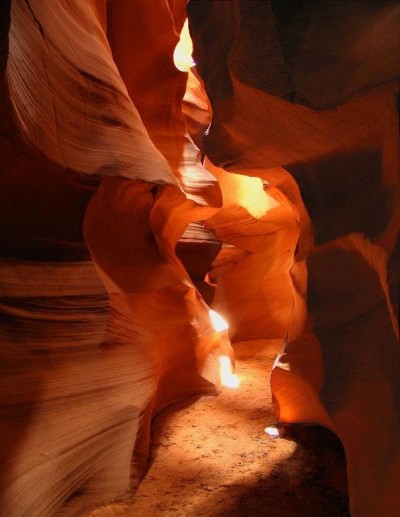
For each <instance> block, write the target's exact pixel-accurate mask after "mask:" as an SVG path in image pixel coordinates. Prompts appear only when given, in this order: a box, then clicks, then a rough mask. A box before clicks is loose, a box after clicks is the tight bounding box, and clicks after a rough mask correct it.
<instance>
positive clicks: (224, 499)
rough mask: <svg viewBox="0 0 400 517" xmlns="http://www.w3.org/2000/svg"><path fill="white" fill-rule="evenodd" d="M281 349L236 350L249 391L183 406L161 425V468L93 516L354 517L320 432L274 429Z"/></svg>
mask: <svg viewBox="0 0 400 517" xmlns="http://www.w3.org/2000/svg"><path fill="white" fill-rule="evenodd" d="M279 346H280V344H279V342H278V341H272V340H259V341H251V342H249V341H247V342H242V343H237V344H236V345H234V348H235V353H236V373H237V374H238V375H239V377H240V380H241V384H240V387H239V389H229V388H224V389H223V391H222V393H221V394H220V395H219V396H217V397H202V398H200V399H199V400H197V402H195V403H193V404H191V405H186V406H182V407H180V408H179V407H173V408H172V409H170V410H167V411H164V412H163V413H162V414H161V415H160V416H159V417H157V418H156V420H155V423H154V426H153V432H154V442H153V450H152V455H151V456H152V461H151V466H150V467H149V470H148V472H147V474H146V476H145V479H144V481H143V482H142V484H141V485H140V486H139V489H138V491H137V492H136V494H135V497H133V495H132V496H130V497H128V498H127V499H126V500H124V501H120V502H114V503H111V504H108V505H105V506H102V507H98V508H96V509H95V510H93V511H91V512H90V513H88V514H85V517H113V516H133V515H134V516H139V517H150V516H168V517H169V516H182V517H184V516H204V517H216V516H220V517H222V516H228V515H229V516H238V517H239V516H249V517H250V516H256V515H260V516H262V515H269V516H277V517H279V516H291V517H296V516H299V517H310V516H313V517H327V516H329V517H335V516H337V517H339V516H340V517H343V516H346V515H348V510H347V495H346V479H345V476H346V474H345V460H344V455H343V452H342V449H341V447H340V444H339V442H338V441H337V440H336V438H335V437H334V436H333V435H332V434H331V433H329V432H328V431H326V430H324V429H322V428H315V427H302V426H297V427H293V426H292V427H288V428H280V433H281V437H280V438H273V437H270V436H268V435H267V434H266V433H265V432H264V429H265V428H266V427H267V426H269V425H273V424H274V414H273V410H272V402H271V393H270V388H269V382H268V377H269V372H270V371H271V368H272V365H273V362H274V360H275V357H276V355H277V353H278V351H279Z"/></svg>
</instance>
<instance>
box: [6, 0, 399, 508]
mask: <svg viewBox="0 0 400 517" xmlns="http://www.w3.org/2000/svg"><path fill="white" fill-rule="evenodd" d="M185 4H186V2H185V1H184V0H153V1H152V2H149V1H148V0H130V1H126V0H107V1H106V0H88V1H86V2H81V1H79V0H68V1H66V0H54V2H52V5H51V8H50V7H49V6H45V5H44V3H43V2H40V1H39V0H11V1H10V2H3V4H2V6H1V7H0V15H1V16H0V20H1V23H0V26H1V31H0V49H1V52H0V76H1V77H0V114H1V124H0V150H1V156H2V164H1V165H2V166H1V170H0V184H1V189H0V214H1V219H0V244H1V260H0V272H1V274H0V295H1V298H0V320H1V325H0V344H1V347H0V354H1V357H2V365H3V366H4V368H2V370H1V373H0V386H1V390H0V417H1V419H0V421H1V424H0V443H1V448H0V455H1V457H0V459H1V465H2V470H1V474H0V494H1V495H0V513H1V514H4V515H9V516H15V517H17V516H18V517H19V516H20V515H40V516H43V515H54V514H55V513H57V512H60V513H61V514H62V513H65V514H70V513H74V512H75V513H77V512H79V509H80V508H82V507H84V506H87V505H88V504H92V503H94V502H100V501H102V500H107V499H111V498H114V497H118V496H120V495H122V494H123V493H124V492H125V491H126V490H127V489H128V487H129V484H130V478H131V479H132V484H133V485H135V484H137V483H138V482H139V480H140V477H141V476H142V475H143V473H144V471H145V468H146V464H147V455H148V448H149V445H150V423H151V419H152V417H153V415H154V414H155V413H157V412H158V411H160V410H161V409H162V408H164V407H165V406H167V405H168V404H171V403H172V402H174V401H176V400H178V399H182V398H185V397H187V396H189V395H193V394H201V393H216V392H217V391H218V388H219V378H218V358H219V356H220V355H228V356H230V357H231V358H232V359H233V354H232V349H231V346H230V342H229V339H228V336H227V333H226V332H217V331H216V330H214V328H213V327H212V324H211V320H210V317H209V305H210V306H212V307H214V308H215V309H217V311H218V312H220V313H221V314H223V315H224V317H225V318H226V319H227V320H228V321H229V323H230V329H229V335H230V338H231V339H232V340H233V341H234V340H239V339H240V340H249V339H253V338H279V339H281V340H282V352H281V354H280V355H279V357H278V359H277V361H276V364H275V368H274V370H273V372H272V377H271V383H272V389H273V395H274V399H275V409H276V414H277V418H278V420H279V422H281V423H293V422H300V423H317V424H321V425H325V426H327V427H329V428H330V429H331V430H333V431H334V432H335V433H336V434H337V435H338V436H339V438H340V439H341V441H342V442H343V445H344V447H345V450H346V456H347V467H348V478H349V493H350V499H351V512H352V514H353V515H360V516H369V515H371V516H372V515H374V516H375V515H385V517H391V516H393V517H395V516H396V515H397V511H398V506H397V503H398V497H399V484H400V480H399V444H398V439H397V438H396V436H398V431H399V421H398V410H399V399H398V397H399V377H400V375H399V371H398V365H399V348H398V323H397V318H396V309H395V307H396V302H397V296H398V294H397V295H396V292H397V293H398V276H396V271H397V267H398V263H396V254H395V249H396V241H397V242H398V233H399V225H400V211H399V196H400V186H399V177H398V131H397V120H398V113H397V111H396V109H397V106H396V101H397V98H396V95H397V94H398V93H397V90H398V88H397V84H396V82H395V80H396V77H397V74H398V70H397V63H398V49H399V42H398V34H397V30H396V28H397V26H398V25H397V24H398V17H399V11H400V9H399V5H398V3H397V2H393V1H386V0H385V1H381V2H375V1H369V0H363V1H360V2H358V1H349V2H342V1H339V0H338V1H336V0H329V1H328V2H320V1H318V0H315V1H310V2H309V1H307V2H297V1H294V0H293V1H290V2H287V1H284V0H272V1H249V0H247V1H246V0H232V1H231V2H226V1H223V0H214V1H213V2H197V1H193V0H192V1H189V3H188V5H187V6H186V5H185ZM185 8H186V9H187V13H188V19H189V27H190V32H191V36H192V40H193V57H194V60H195V61H196V68H195V69H194V68H192V69H191V70H190V71H189V73H186V72H181V71H178V70H177V69H176V67H175V66H174V62H173V54H174V49H175V47H176V45H177V43H178V40H179V33H180V31H181V29H182V27H183V24H184V20H185V18H186V13H185ZM209 122H211V125H210V127H209V128H208V129H207V131H205V129H206V126H207V125H208V124H209ZM204 131H205V137H204V139H203V138H202V135H203V133H204ZM189 135H190V136H189ZM193 142H195V143H196V144H197V147H196V146H195V145H194V143H193ZM200 159H201V161H200ZM388 264H389V268H388ZM206 301H207V304H208V305H207V304H206Z"/></svg>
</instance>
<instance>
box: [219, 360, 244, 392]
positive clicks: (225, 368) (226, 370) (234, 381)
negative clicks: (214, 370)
mask: <svg viewBox="0 0 400 517" xmlns="http://www.w3.org/2000/svg"><path fill="white" fill-rule="evenodd" d="M219 374H220V379H221V384H222V385H223V386H225V387H227V388H238V387H239V385H240V379H239V377H238V376H237V375H236V374H235V373H232V362H231V360H230V359H229V357H228V356H227V355H221V357H220V358H219Z"/></svg>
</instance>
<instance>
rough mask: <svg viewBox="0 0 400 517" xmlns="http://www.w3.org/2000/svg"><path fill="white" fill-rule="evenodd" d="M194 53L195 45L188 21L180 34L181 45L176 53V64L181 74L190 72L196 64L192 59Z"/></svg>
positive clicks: (176, 49) (177, 47) (179, 44)
mask: <svg viewBox="0 0 400 517" xmlns="http://www.w3.org/2000/svg"><path fill="white" fill-rule="evenodd" d="M192 52H193V45H192V40H191V38H190V34H189V27H188V21H187V20H186V21H185V23H184V25H183V28H182V32H181V34H180V40H179V43H178V44H177V46H176V47H175V51H174V64H175V66H176V68H177V69H178V70H180V71H181V72H188V71H189V69H190V68H191V67H192V66H193V65H194V64H195V62H194V61H193V58H192Z"/></svg>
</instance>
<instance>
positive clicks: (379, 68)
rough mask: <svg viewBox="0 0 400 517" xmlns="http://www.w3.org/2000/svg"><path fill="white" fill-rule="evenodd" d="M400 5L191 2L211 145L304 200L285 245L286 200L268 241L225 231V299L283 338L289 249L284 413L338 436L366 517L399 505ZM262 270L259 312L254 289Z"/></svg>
mask: <svg viewBox="0 0 400 517" xmlns="http://www.w3.org/2000/svg"><path fill="white" fill-rule="evenodd" d="M399 12H400V7H399V5H398V3H397V2H380V3H377V2H368V1H365V2H364V1H360V2H358V1H354V2H352V1H350V2H340V1H328V2H318V1H315V2H285V1H279V0H277V1H271V2H269V1H255V2H251V1H240V0H239V1H234V2H224V1H215V2H205V3H204V2H196V1H192V2H189V5H188V13H189V20H190V28H191V34H192V39H193V43H194V53H193V55H194V59H195V61H196V63H197V71H198V73H199V74H200V75H201V77H202V78H203V80H204V84H205V89H206V91H207V93H208V95H209V97H210V102H211V105H212V109H213V120H212V124H211V127H210V128H209V130H208V132H207V134H206V136H205V139H204V152H205V154H206V155H207V156H208V158H209V159H210V160H211V161H212V162H213V163H214V164H215V165H216V166H219V167H222V168H224V169H225V170H226V171H229V173H231V174H233V173H235V174H244V175H249V176H252V177H256V178H257V177H258V178H261V179H262V180H264V185H265V181H266V182H269V185H268V186H266V187H265V186H264V189H265V190H266V191H267V192H268V190H269V191H271V193H272V192H273V190H276V189H278V190H279V191H280V193H281V195H282V196H283V195H284V196H285V201H286V203H285V205H286V206H287V207H288V209H287V216H286V218H287V221H285V223H283V219H280V221H282V229H279V230H278V233H279V234H280V235H282V236H283V235H285V238H282V239H281V241H280V242H279V238H278V239H275V240H274V239H273V235H274V233H273V232H275V231H276V230H277V226H276V221H275V218H274V215H275V214H276V212H275V209H272V210H271V211H270V212H268V214H267V215H266V216H265V219H266V220H265V223H264V224H265V226H264V228H260V231H259V232H257V238H255V236H254V237H253V238H250V237H249V235H250V233H251V229H250V226H249V227H248V229H245V228H243V229H241V228H240V227H239V226H238V225H237V224H235V223H234V222H232V225H231V227H230V230H231V231H230V232H229V233H225V234H224V236H223V239H224V241H226V242H229V243H230V244H232V245H233V246H234V248H230V249H229V250H228V251H225V255H224V256H223V258H222V255H221V256H220V257H221V258H220V259H218V258H217V260H216V261H215V262H214V265H213V270H212V272H211V273H210V276H211V277H216V278H217V279H218V283H217V287H216V295H215V298H214V304H215V307H216V308H217V309H218V310H219V311H220V312H221V313H222V314H224V315H225V316H226V317H227V319H228V320H230V319H232V320H234V321H235V323H238V322H240V325H238V327H239V328H238V329H237V331H236V332H237V333H236V334H235V335H237V336H238V337H240V339H245V338H246V337H251V336H254V335H255V334H258V335H260V334H262V335H267V333H268V330H270V329H271V328H274V327H275V325H276V322H277V318H276V314H275V312H274V310H273V307H271V304H272V303H273V300H279V302H280V303H279V306H280V310H281V311H282V309H283V308H284V306H285V305H284V299H283V298H279V296H278V293H276V292H275V291H274V287H272V288H270V283H269V278H271V277H272V278H273V280H272V281H271V284H272V285H273V286H275V289H276V288H277V287H276V286H277V285H280V286H283V285H284V283H283V282H282V278H281V277H280V278H279V281H278V277H277V276H275V277H273V276H272V275H273V274H275V275H276V272H275V271H271V269H272V268H271V264H272V261H273V260H274V258H275V259H278V257H279V261H280V266H279V273H280V274H281V275H282V273H283V271H284V269H285V270H286V271H288V272H289V275H290V278H291V280H290V281H289V282H287V284H286V288H285V291H286V295H287V296H288V298H289V299H290V301H289V300H287V302H286V305H287V307H288V308H289V307H290V311H289V312H290V315H289V317H287V318H286V322H285V323H286V330H287V332H286V333H285V334H284V340H283V348H282V353H281V354H280V356H279V358H278V360H277V361H276V364H275V368H274V370H273V372H272V377H271V383H272V390H273V396H274V400H275V409H276V414H277V418H278V420H279V421H281V422H286V423H290V422H300V423H301V422H304V423H317V424H321V425H325V426H327V427H329V428H331V429H332V430H333V431H334V432H336V433H337V435H338V436H339V438H340V439H341V440H342V442H343V444H344V447H345V451H346V456H347V468H348V479H349V493H350V503H351V511H352V514H353V515H368V516H369V515H371V516H372V515H388V516H393V517H394V516H395V515H397V513H398V511H399V500H400V492H399V490H400V464H399V440H398V438H396V436H398V434H399V380H400V374H399V364H400V361H399V343H398V322H397V318H396V315H397V312H396V309H395V307H396V306H397V307H398V259H399V257H398V246H396V240H398V233H399V219H400V217H399V215H400V214H399V160H398V150H399V145H398V144H399V142H398V104H397V103H398V83H397V76H398V62H399V34H398V26H399ZM272 195H274V194H272ZM276 199H278V198H277V197H276ZM281 203H282V204H281V207H282V206H284V205H283V203H284V202H283V201H281ZM290 214H291V217H290ZM217 216H218V214H217ZM217 216H215V217H217ZM215 217H214V218H215ZM289 221H291V223H290V222H289ZM291 227H292V228H297V233H296V232H295V233H293V232H292V234H291V232H290V230H289V228H291ZM216 231H217V234H218V232H220V230H218V229H216ZM243 233H244V234H246V236H247V240H244V239H242V238H241V235H242V234H243ZM259 234H263V235H264V238H265V242H264V243H261V235H259ZM293 237H294V238H295V239H294V241H293ZM255 242H257V244H260V247H257V248H256V246H255V245H254V243H255ZM274 245H275V247H274ZM223 251H224V250H223ZM285 253H286V254H287V255H286V259H287V260H288V261H289V262H290V263H288V262H286V261H285V259H284V258H285ZM257 255H258V257H257ZM267 257H268V258H267ZM252 261H254V263H252ZM388 261H389V266H390V267H389V273H388V268H387V264H388ZM265 262H268V265H267V264H266V263H265ZM246 263H247V264H248V265H249V267H246ZM255 264H257V265H255ZM262 264H263V265H262ZM394 264H396V265H394ZM261 268H263V270H262V269H261ZM395 272H397V274H395ZM258 274H260V276H259V278H258V282H257V286H258V290H257V291H255V290H253V291H252V293H251V296H250V300H251V301H252V302H254V303H255V304H256V305H257V308H258V311H260V312H259V313H258V314H257V322H258V323H256V325H254V321H253V319H252V318H253V316H254V314H255V312H256V309H254V310H253V308H252V310H251V311H249V312H250V313H247V307H248V300H247V298H248V297H249V294H250V293H249V289H248V288H247V287H243V286H247V285H248V283H250V284H251V282H252V281H253V279H254V277H255V275H258ZM388 280H389V282H390V284H389V282H388ZM278 282H279V283H278ZM289 285H290V287H289ZM396 285H397V288H396ZM264 286H265V290H264ZM226 293H228V294H229V295H228V296H226ZM263 296H265V298H266V300H265V301H264V302H263V303H262V305H260V302H261V299H262V297H263ZM270 316H271V317H272V320H273V321H272V322H271V321H270ZM289 319H290V325H289V326H287V323H288V321H289ZM262 323H263V324H264V326H262ZM283 327H285V325H283Z"/></svg>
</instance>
